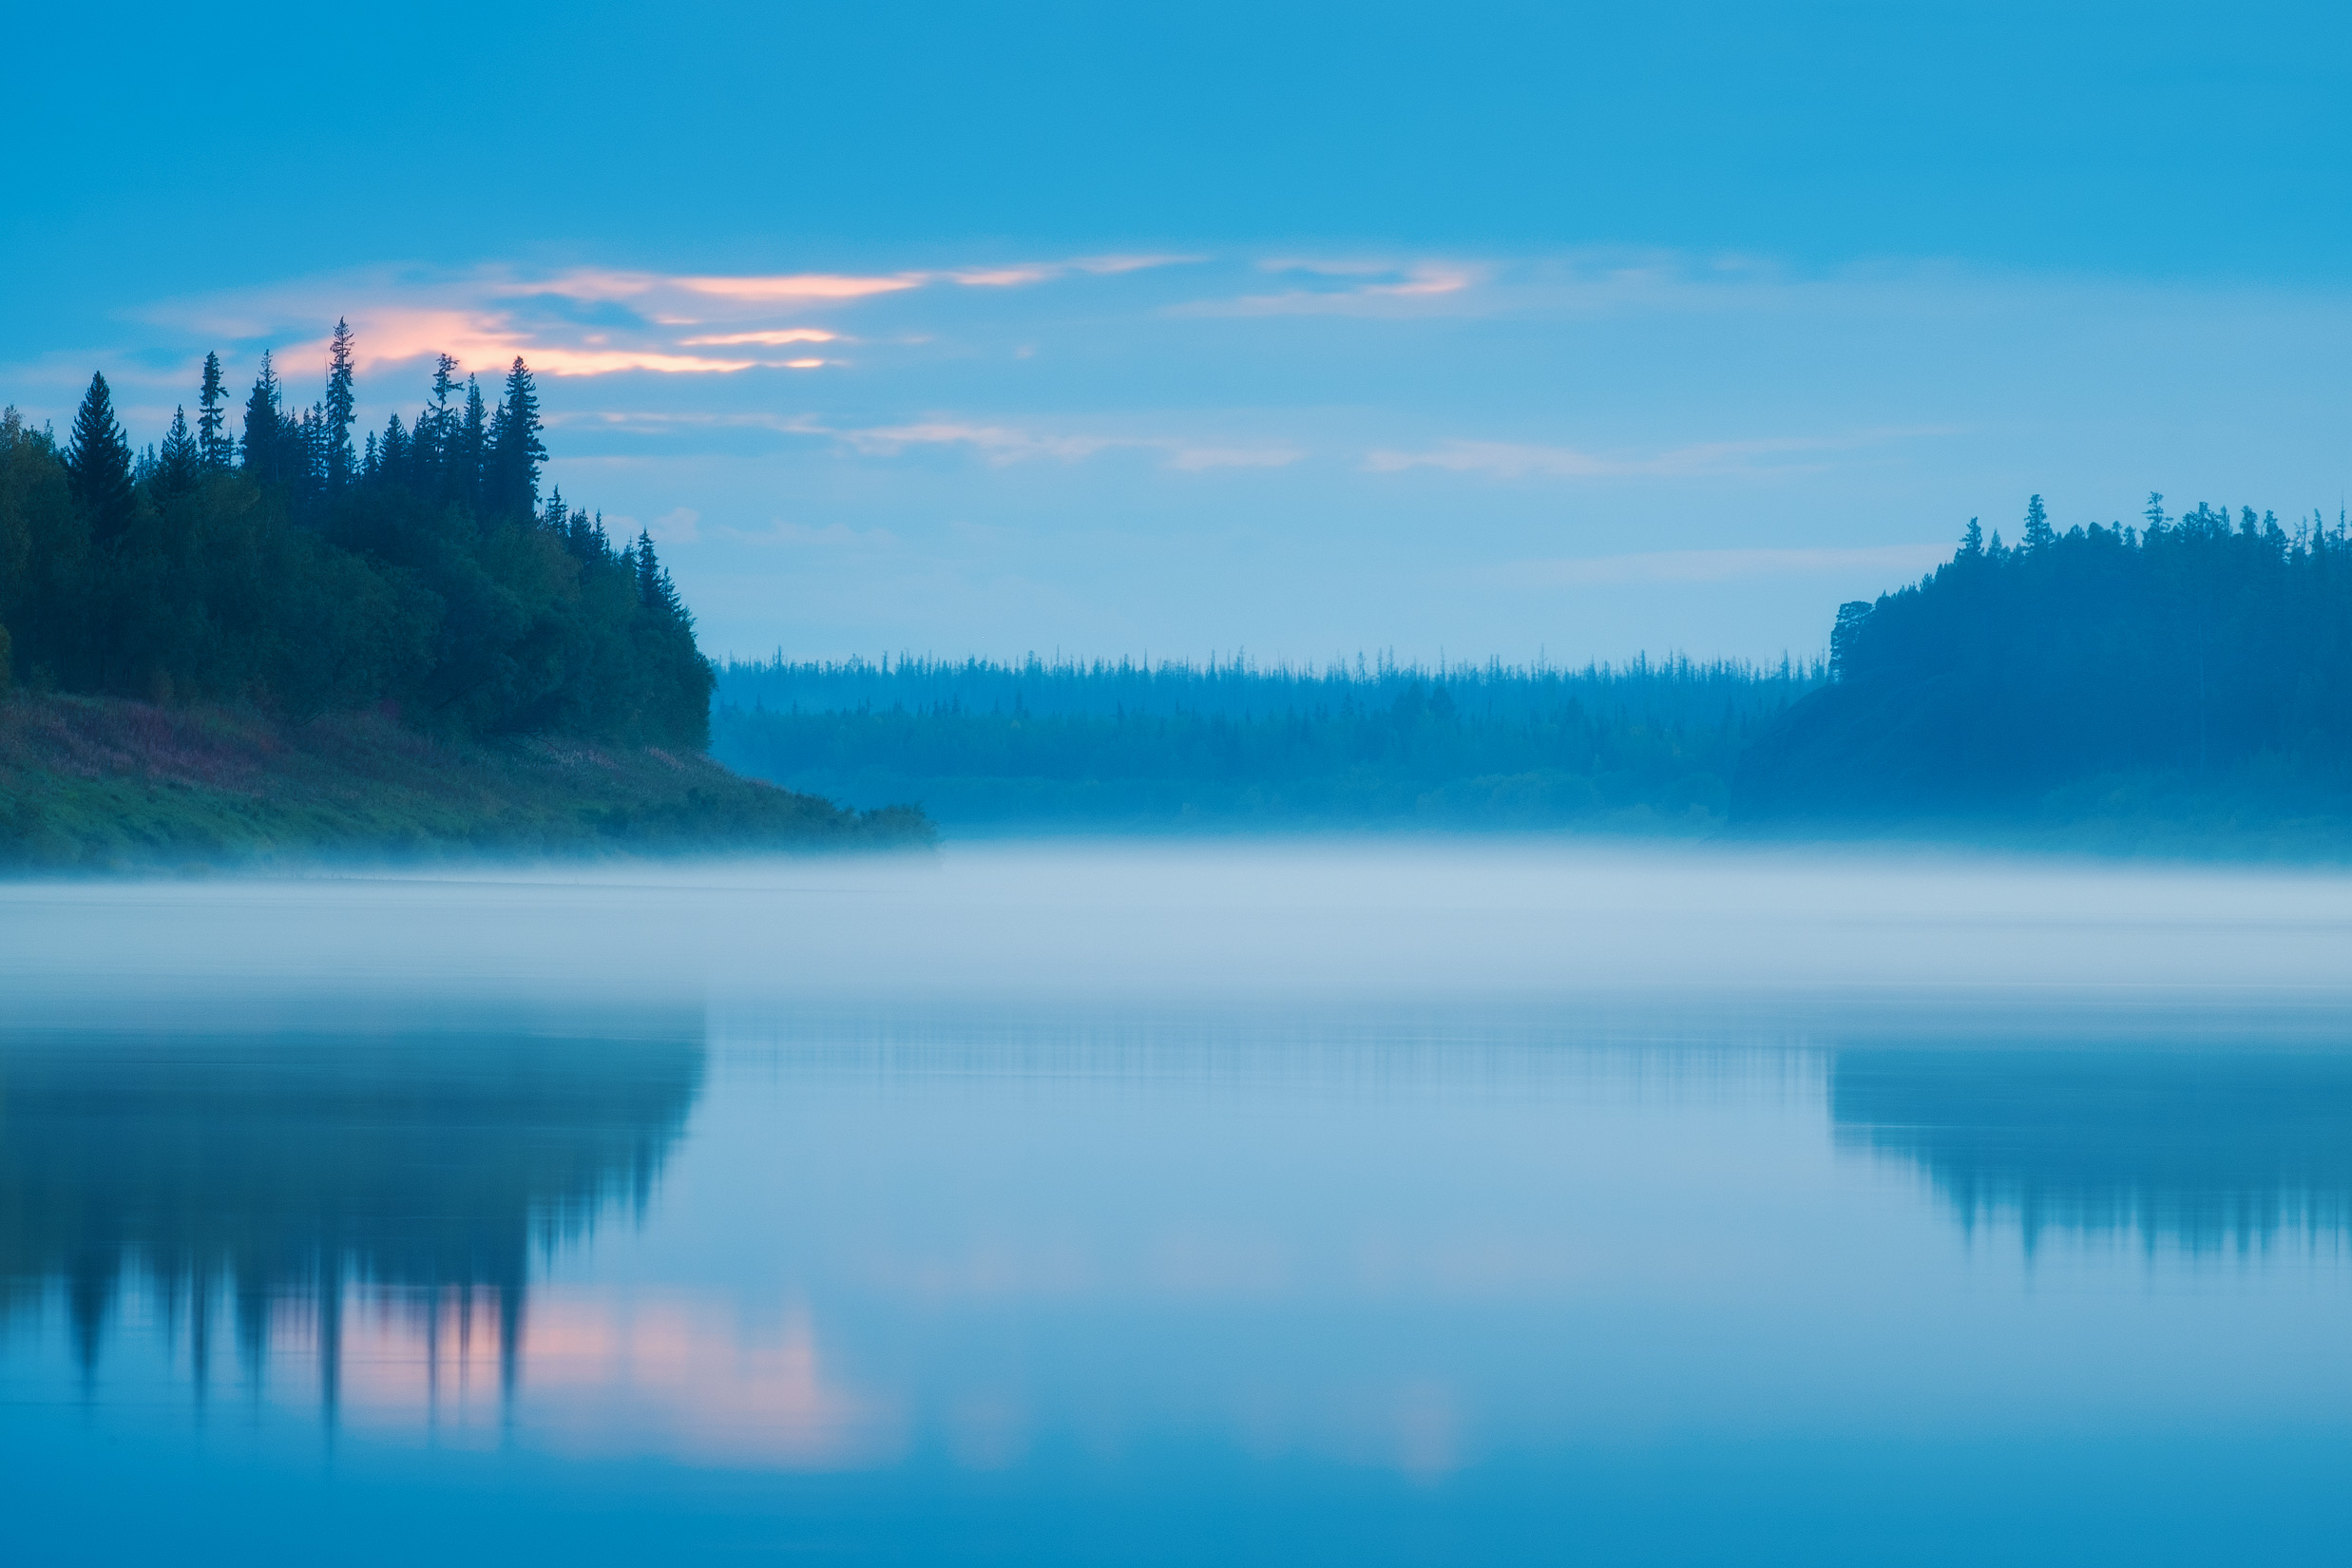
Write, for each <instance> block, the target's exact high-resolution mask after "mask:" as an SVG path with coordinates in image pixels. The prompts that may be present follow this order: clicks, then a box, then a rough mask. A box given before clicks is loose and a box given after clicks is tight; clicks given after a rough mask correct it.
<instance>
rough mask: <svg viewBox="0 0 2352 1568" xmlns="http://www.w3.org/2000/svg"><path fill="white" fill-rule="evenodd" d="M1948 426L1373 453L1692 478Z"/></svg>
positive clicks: (1507, 469)
mask: <svg viewBox="0 0 2352 1568" xmlns="http://www.w3.org/2000/svg"><path fill="white" fill-rule="evenodd" d="M1953 433H1956V432H1955V431H1954V430H1952V429H1951V428H1949V427H1944V426H1917V427H1910V428H1905V429H1901V430H1864V431H1860V432H1857V433H1853V434H1847V435H1833V436H1775V437H1768V438H1765V439H1761V440H1750V441H1708V442H1699V443H1695V444H1693V445H1691V446H1687V447H1674V448H1670V449H1666V450H1663V451H1655V452H1648V453H1634V454H1625V453H1617V454H1608V453H1599V452H1592V451H1586V450H1584V449H1580V448H1576V447H1555V446H1541V445H1530V444H1526V443H1520V442H1510V441H1447V442H1444V443H1442V444H1440V445H1439V446H1437V447H1434V448H1430V449H1426V450H1424V451H1397V450H1392V449H1380V450H1375V451H1372V452H1370V453H1369V454H1367V456H1366V458H1365V467H1366V468H1369V469H1370V470H1371V471H1372V472H1374V473H1403V472H1405V471H1407V470H1409V469H1413V468H1438V469H1443V470H1444V471H1446V472H1449V473H1470V474H1482V475H1484V476H1485V477H1487V478H1489V479H1618V478H1635V477H1652V478H1689V477H1694V476H1703V475H1717V474H1747V475H1756V474H1765V473H1800V472H1809V471H1813V470H1815V469H1817V468H1820V467H1822V465H1820V464H1806V463H1775V462H1769V461H1768V460H1769V459H1772V458H1783V457H1791V456H1799V455H1803V454H1807V453H1827V452H1839V451H1851V450H1854V449H1857V448H1862V447H1869V446H1875V445H1878V444H1880V443H1883V442H1887V441H1894V440H1901V439H1904V438H1908V437H1913V436H1926V435H1950V434H1953Z"/></svg>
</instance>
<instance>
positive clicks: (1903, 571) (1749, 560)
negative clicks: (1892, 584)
mask: <svg viewBox="0 0 2352 1568" xmlns="http://www.w3.org/2000/svg"><path fill="white" fill-rule="evenodd" d="M1951 559H1952V546H1951V545H1865V546H1863V547H1859V548H1854V549H1731V550H1650V551H1643V552H1639V553H1635V554H1631V555H1598V556H1581V557H1566V558H1558V559H1552V560H1538V561H1517V562H1513V563H1511V564H1508V565H1506V566H1502V567H1499V568H1496V569H1494V570H1492V571H1490V572H1488V573H1485V574H1484V575H1485V576H1487V577H1489V578H1491V579H1493V580H1494V581H1496V582H1498V583H1512V584H1517V585H1519V586H1522V587H1605V586H1608V585H1610V584H1613V583H1721V582H1727V581H1730V580H1731V579H1735V578H1747V577H1765V576H1788V575H1814V576H1828V575H1833V574H1837V573H1852V572H1881V573H1885V574H1887V575H1889V576H1899V577H1904V578H1908V577H1911V576H1914V575H1916V574H1918V573H1921V572H1925V571H1930V570H1933V569H1934V568H1935V567H1937V566H1939V565H1941V564H1943V563H1944V562H1946V561H1949V560H1951Z"/></svg>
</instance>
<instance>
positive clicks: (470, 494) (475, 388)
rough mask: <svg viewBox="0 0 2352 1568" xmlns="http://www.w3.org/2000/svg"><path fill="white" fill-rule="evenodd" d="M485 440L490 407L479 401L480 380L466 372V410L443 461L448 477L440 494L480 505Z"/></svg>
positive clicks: (486, 442)
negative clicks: (467, 374)
mask: <svg viewBox="0 0 2352 1568" xmlns="http://www.w3.org/2000/svg"><path fill="white" fill-rule="evenodd" d="M488 440H489V410H488V408H487V407H486V406H485V405H484V403H483V401H482V383H481V382H480V381H479V380H477V379H475V378H474V377H473V376H470V375H469V376H468V377H466V411H465V414H464V415H463V417H462V418H461V420H460V422H459V424H458V427H457V430H456V434H455V436H454V437H453V438H452V439H451V441H450V442H449V454H448V457H447V458H446V460H445V466H446V468H447V476H446V482H445V484H444V487H443V491H442V493H443V494H444V495H446V496H447V497H448V498H449V500H452V501H459V502H463V503H464V504H465V505H467V506H468V507H476V506H479V505H480V503H481V499H482V459H483V455H484V448H485V447H486V446H487V445H488Z"/></svg>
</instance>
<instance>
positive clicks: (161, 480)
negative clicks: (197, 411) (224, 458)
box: [153, 407, 203, 501]
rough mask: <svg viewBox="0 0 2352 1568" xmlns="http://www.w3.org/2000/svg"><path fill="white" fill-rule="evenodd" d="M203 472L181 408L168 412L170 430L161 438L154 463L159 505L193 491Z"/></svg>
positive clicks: (200, 460) (201, 462) (201, 461)
mask: <svg viewBox="0 0 2352 1568" xmlns="http://www.w3.org/2000/svg"><path fill="white" fill-rule="evenodd" d="M202 472H203V459H202V457H201V455H200V454H199V452H198V449H197V445H196V437H195V436H193V435H191V434H189V433H188V411H187V409H186V408H185V407H181V408H175V409H174V410H172V411H171V430H170V432H169V433H167V434H166V435H165V436H164V437H163V450H162V451H161V452H160V453H158V454H157V456H156V462H155V479H154V482H153V483H154V487H155V495H156V499H157V500H159V501H168V500H171V499H172V498H173V497H175V496H182V495H185V494H187V493H188V492H189V491H190V490H193V489H195V488H196V482H197V479H198V478H199V477H200V476H201V474H202Z"/></svg>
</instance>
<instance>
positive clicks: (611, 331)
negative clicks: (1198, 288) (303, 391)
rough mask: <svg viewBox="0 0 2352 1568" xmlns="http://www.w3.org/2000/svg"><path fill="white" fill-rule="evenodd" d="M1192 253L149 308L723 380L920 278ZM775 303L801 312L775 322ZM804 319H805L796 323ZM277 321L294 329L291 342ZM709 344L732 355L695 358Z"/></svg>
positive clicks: (248, 297)
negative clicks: (346, 327)
mask: <svg viewBox="0 0 2352 1568" xmlns="http://www.w3.org/2000/svg"><path fill="white" fill-rule="evenodd" d="M1195 259H1198V258H1195V257H1188V256H1177V255H1159V254H1152V255H1109V256H1082V257H1075V258H1062V259H1058V260H1045V261H1029V262H1020V263H1015V264H1011V265H1004V266H972V267H944V268H928V269H910V270H906V271H900V272H890V273H847V272H783V273H758V274H743V275H721V274H703V273H675V274H673V273H658V272H640V271H624V270H617V269H612V268H596V267H580V268H572V269H569V270H566V271H560V272H551V273H533V272H527V271H518V270H515V269H510V268H492V269H486V270H484V271H481V272H478V273H473V274H468V275H461V276H441V277H431V276H425V277H420V276H417V275H415V274H412V273H402V272H393V271H385V272H379V273H376V274H373V275H362V276H359V277H349V276H346V277H336V278H313V279H307V280H300V281H296V282H294V283H291V284H288V285H283V286H278V287H273V288H266V289H258V290H250V291H245V292H243V293H240V294H237V295H232V296H216V297H213V298H209V299H202V300H197V301H192V302H183V303H182V304H180V305H176V306H166V307H163V308H161V309H159V310H158V311H156V312H153V313H151V314H152V315H153V316H154V317H155V318H156V319H157V320H159V321H162V322H166V323H169V324H171V325H176V326H180V327H183V328H193V329H196V330H199V331H201V332H204V333H206V334H208V335H218V338H220V339H226V340H227V343H229V344H245V345H254V346H257V347H258V346H260V345H267V346H270V347H272V348H273V349H274V350H275V351H276V352H277V355H278V357H279V359H280V360H281V362H283V363H286V364H288V365H290V366H298V365H307V364H308V363H310V362H312V361H323V358H324V355H325V352H326V348H325V345H326V337H325V335H324V334H323V333H322V332H320V331H319V328H320V325H321V324H322V323H323V322H326V321H332V320H333V319H335V317H336V316H338V315H339V316H347V317H348V318H349V320H350V321H351V324H352V327H353V330H354V332H355V333H356V334H357V335H358V350H359V357H360V367H361V369H363V370H367V369H372V368H373V367H375V366H379V365H386V364H398V363H403V362H406V361H411V360H416V359H421V358H423V357H425V356H426V355H429V354H436V353H439V354H449V355H451V356H453V357H454V358H455V359H456V360H457V361H458V363H459V365H460V366H461V367H463V368H464V369H465V370H467V371H468V372H477V373H479V372H491V371H497V370H503V369H504V368H505V367H506V366H507V365H508V364H509V363H511V362H512V361H513V360H515V359H516V358H518V357H519V358H522V359H524V360H526V361H527V362H528V363H529V364H530V366H531V368H532V369H533V370H534V371H537V372H539V373H543V374H547V375H558V376H598V375H612V374H619V373H629V372H642V373H658V374H664V375H726V374H733V373H736V372H741V371H749V370H755V369H762V368H765V369H773V370H794V371H807V370H817V369H821V368H824V367H826V366H829V365H837V364H839V363H841V361H839V360H835V359H828V358H821V357H816V356H813V355H809V354H800V355H795V356H794V357H790V358H784V357H768V356H764V355H761V354H757V353H756V352H746V351H757V350H762V349H791V348H794V347H799V346H802V345H817V344H826V343H834V342H840V341H844V340H845V339H847V338H848V335H847V334H845V333H844V332H843V331H842V330H841V329H839V328H838V327H836V326H834V325H832V324H831V323H830V322H829V321H827V320H826V315H827V313H831V312H837V311H846V310H854V309H856V308H858V307H860V306H862V305H869V304H870V302H871V301H873V300H875V299H877V298H881V297H884V296H898V295H906V294H909V293H911V292H914V291H918V290H922V289H927V288H949V289H954V288H974V289H1006V288H1019V287H1026V286H1031V285H1040V284H1047V283H1052V282H1055V281H1058V280H1061V279H1066V278H1071V277H1115V276H1119V275H1122V274H1126V273H1133V272H1139V271H1143V270H1146V269H1149V268H1154V267H1163V266H1172V265H1176V264H1177V263H1179V262H1184V261H1190V260H1195ZM786 311H790V312H791V313H792V314H793V315H794V316H800V317H801V319H799V320H794V319H792V318H791V317H790V316H788V317H787V318H786V319H785V320H783V321H778V320H777V319H776V316H778V315H779V314H782V313H784V312H786ZM811 314H814V315H816V316H817V317H818V319H817V320H816V321H814V322H812V321H810V320H808V319H807V316H809V315H811ZM289 327H293V328H297V329H298V330H299V332H300V334H301V335H300V336H298V337H296V338H293V339H292V340H289V339H288V336H287V329H288V328H289ZM893 341H896V339H893ZM224 346H226V345H225V344H224ZM712 350H732V351H735V352H733V353H711V352H707V351H712Z"/></svg>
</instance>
